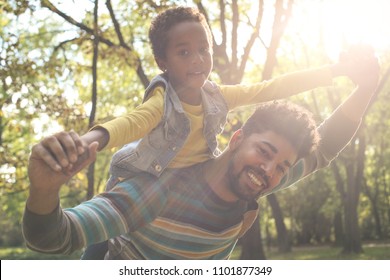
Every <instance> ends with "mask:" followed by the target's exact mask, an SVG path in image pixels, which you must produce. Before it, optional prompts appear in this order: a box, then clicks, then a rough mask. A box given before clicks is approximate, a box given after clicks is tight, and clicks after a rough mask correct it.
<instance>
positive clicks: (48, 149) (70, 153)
mask: <svg viewBox="0 0 390 280" xmlns="http://www.w3.org/2000/svg"><path fill="white" fill-rule="evenodd" d="M83 143H84V142H83V141H82V140H81V139H80V137H79V136H78V134H77V133H75V132H73V131H71V132H64V131H63V132H59V133H57V134H55V135H53V136H49V137H46V138H45V139H43V140H42V141H41V142H40V143H39V144H37V145H35V146H34V147H33V153H32V157H34V158H40V159H41V160H43V161H44V162H45V163H46V164H47V165H48V166H50V168H51V169H53V170H54V171H61V170H63V169H65V168H71V165H73V163H76V162H77V161H78V158H79V156H80V155H81V154H82V153H83V152H84V151H85V150H86V148H87V146H86V145H85V144H83ZM83 145H85V146H83Z"/></svg>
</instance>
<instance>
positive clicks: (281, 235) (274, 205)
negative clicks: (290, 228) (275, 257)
mask: <svg viewBox="0 0 390 280" xmlns="http://www.w3.org/2000/svg"><path fill="white" fill-rule="evenodd" d="M267 200H268V203H269V205H270V206H271V209H272V215H273V217H274V220H275V226H276V231H277V233H278V251H279V252H280V253H287V252H291V240H290V236H289V234H288V232H287V229H286V226H285V224H284V220H283V213H282V209H281V208H280V205H279V203H278V200H277V199H276V195H275V194H270V195H268V196H267Z"/></svg>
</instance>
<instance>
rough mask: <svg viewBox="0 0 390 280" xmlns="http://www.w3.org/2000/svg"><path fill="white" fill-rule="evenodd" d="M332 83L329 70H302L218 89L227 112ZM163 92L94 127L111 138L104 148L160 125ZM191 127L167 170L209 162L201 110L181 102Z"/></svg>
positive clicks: (125, 141)
mask: <svg viewBox="0 0 390 280" xmlns="http://www.w3.org/2000/svg"><path fill="white" fill-rule="evenodd" d="M331 82H332V73H331V70H330V67H322V68H317V69H313V70H305V71H299V72H294V73H291V74H286V75H283V76H280V77H278V78H275V79H272V80H269V81H263V82H260V83H257V84H251V85H229V86H225V85H220V86H219V88H220V91H221V93H222V96H223V97H224V98H225V101H226V103H227V105H228V108H229V110H230V111H231V110H233V109H235V108H237V107H240V106H245V105H251V104H256V103H261V102H266V101H271V100H275V99H281V98H286V97H289V96H291V95H294V94H297V93H300V92H303V91H306V90H309V89H313V88H315V87H319V86H327V85H330V84H331ZM163 93H164V89H163V88H162V87H160V86H158V87H156V88H155V89H154V90H153V92H152V94H151V97H150V98H149V99H148V100H147V101H145V102H144V103H143V104H141V105H139V106H138V107H137V108H135V109H134V110H133V111H132V112H130V113H129V114H128V115H126V116H123V117H119V118H116V119H114V120H111V121H108V122H106V123H104V124H100V125H97V126H95V127H94V128H92V129H96V128H104V129H106V130H107V131H108V133H109V135H110V138H109V142H108V144H107V145H106V147H105V148H106V149H107V148H113V147H119V146H123V145H124V144H127V143H130V142H132V141H135V140H138V139H141V138H143V137H144V136H145V135H147V134H148V133H149V132H150V131H151V130H152V129H153V128H155V127H156V126H157V125H158V124H159V122H160V121H161V118H162V115H163V108H164V97H163V96H164V94H163ZM182 106H183V109H184V111H185V112H186V114H187V117H188V118H189V120H190V123H191V132H190V134H189V135H188V138H187V141H186V143H185V144H184V146H183V148H182V149H181V150H180V151H178V153H177V155H176V157H175V158H174V159H173V160H172V161H171V163H170V164H169V167H170V168H182V167H186V166H190V165H193V164H195V163H199V162H203V161H205V160H207V159H209V158H210V156H209V151H208V147H207V143H206V139H205V138H204V136H203V108H202V105H198V106H194V105H189V104H186V103H183V102H182Z"/></svg>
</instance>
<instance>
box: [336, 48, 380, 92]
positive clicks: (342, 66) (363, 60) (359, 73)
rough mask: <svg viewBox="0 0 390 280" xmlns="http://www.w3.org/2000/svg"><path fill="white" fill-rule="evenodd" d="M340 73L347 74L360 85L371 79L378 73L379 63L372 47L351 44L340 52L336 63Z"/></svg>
mask: <svg viewBox="0 0 390 280" xmlns="http://www.w3.org/2000/svg"><path fill="white" fill-rule="evenodd" d="M336 67H337V71H338V73H339V74H341V75H346V76H348V77H349V78H350V79H351V80H352V81H353V82H354V83H355V84H359V85H361V84H362V83H368V82H371V80H373V76H374V75H377V74H378V73H379V63H378V59H377V57H376V56H375V52H374V49H373V48H372V47H371V46H369V45H362V44H360V45H353V46H351V47H350V48H349V49H348V50H347V51H345V52H342V53H341V54H340V60H339V62H338V63H337V64H336Z"/></svg>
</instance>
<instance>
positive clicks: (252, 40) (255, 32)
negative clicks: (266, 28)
mask: <svg viewBox="0 0 390 280" xmlns="http://www.w3.org/2000/svg"><path fill="white" fill-rule="evenodd" d="M263 11H264V1H263V0H259V7H258V11H257V17H256V24H255V26H254V28H253V32H252V34H251V37H250V38H249V40H248V42H247V44H246V46H245V48H244V53H243V55H242V59H241V64H240V67H239V70H238V76H239V80H242V77H243V76H244V72H245V66H246V63H247V62H248V59H249V54H250V52H251V49H252V47H253V44H254V43H255V41H256V39H257V38H258V37H259V32H260V25H261V21H262V18H263Z"/></svg>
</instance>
